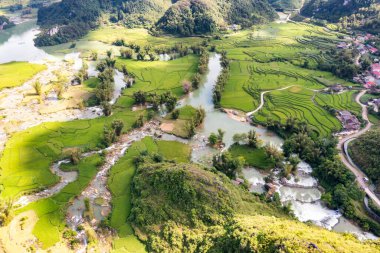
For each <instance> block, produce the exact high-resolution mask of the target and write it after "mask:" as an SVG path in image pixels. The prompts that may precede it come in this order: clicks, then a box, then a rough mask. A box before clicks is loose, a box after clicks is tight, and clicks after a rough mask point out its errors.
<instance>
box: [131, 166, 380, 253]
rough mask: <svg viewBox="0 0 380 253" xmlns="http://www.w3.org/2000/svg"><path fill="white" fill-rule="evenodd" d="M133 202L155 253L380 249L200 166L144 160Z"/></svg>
mask: <svg viewBox="0 0 380 253" xmlns="http://www.w3.org/2000/svg"><path fill="white" fill-rule="evenodd" d="M132 206H133V207H132V211H131V220H132V224H133V226H134V228H135V231H136V234H137V235H138V237H139V238H140V239H141V240H142V241H144V242H145V243H146V245H147V250H148V251H150V252H163V251H167V252H380V248H379V245H376V243H375V242H370V241H368V242H360V241H359V240H357V239H356V238H354V236H352V235H343V234H338V233H335V232H330V231H328V230H325V229H322V228H319V227H316V226H314V225H309V224H303V223H300V222H298V221H295V220H294V219H292V218H291V217H290V216H287V215H286V214H285V213H284V212H283V211H281V209H279V208H278V207H276V206H275V205H274V204H270V203H265V202H264V201H262V200H260V199H259V198H258V197H256V196H254V195H251V194H250V193H248V192H247V191H245V190H243V189H242V188H238V187H236V186H234V185H232V184H231V183H230V181H229V179H228V178H227V177H225V176H224V175H222V174H219V173H216V172H214V171H210V170H207V169H204V168H202V167H200V166H198V165H195V164H185V163H182V164H175V163H170V162H161V163H154V162H152V161H149V162H145V163H143V164H141V165H140V166H139V168H138V169H137V173H136V175H135V178H134V182H133V188H132Z"/></svg>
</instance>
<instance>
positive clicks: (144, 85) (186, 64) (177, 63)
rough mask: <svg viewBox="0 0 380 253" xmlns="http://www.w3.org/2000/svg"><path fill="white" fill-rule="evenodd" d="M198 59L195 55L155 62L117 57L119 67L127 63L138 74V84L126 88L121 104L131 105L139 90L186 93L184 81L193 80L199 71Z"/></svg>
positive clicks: (178, 94) (132, 71)
mask: <svg viewBox="0 0 380 253" xmlns="http://www.w3.org/2000/svg"><path fill="white" fill-rule="evenodd" d="M198 59H199V58H198V56H195V55H188V56H186V57H182V58H178V59H176V60H172V61H153V62H150V61H149V62H145V61H136V60H125V59H120V58H119V59H117V62H116V67H117V68H118V69H121V68H122V66H123V65H125V66H126V67H127V69H128V71H129V72H130V73H133V74H134V75H135V76H136V84H134V85H133V86H132V87H131V88H129V89H125V90H124V93H123V96H122V97H121V98H120V99H119V100H120V103H119V104H120V105H123V106H131V103H132V102H133V101H132V95H133V93H134V92H136V91H139V90H142V91H146V92H156V93H158V94H159V93H163V92H166V91H171V92H172V93H173V94H175V95H177V96H182V95H184V92H183V88H182V81H184V80H191V78H192V77H193V75H194V74H195V73H196V71H197V66H198Z"/></svg>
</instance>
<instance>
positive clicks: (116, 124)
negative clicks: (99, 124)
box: [111, 120, 124, 136]
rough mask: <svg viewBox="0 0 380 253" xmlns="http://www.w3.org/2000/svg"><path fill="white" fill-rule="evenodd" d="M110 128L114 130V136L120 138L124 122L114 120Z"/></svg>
mask: <svg viewBox="0 0 380 253" xmlns="http://www.w3.org/2000/svg"><path fill="white" fill-rule="evenodd" d="M111 127H112V129H114V131H115V134H116V136H120V135H121V133H122V131H123V128H124V122H123V121H121V120H114V121H112V124H111Z"/></svg>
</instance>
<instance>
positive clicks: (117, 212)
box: [108, 137, 190, 252]
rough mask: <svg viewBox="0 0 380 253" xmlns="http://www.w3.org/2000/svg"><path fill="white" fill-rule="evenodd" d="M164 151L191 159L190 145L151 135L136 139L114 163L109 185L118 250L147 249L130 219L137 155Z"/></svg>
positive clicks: (179, 158)
mask: <svg viewBox="0 0 380 253" xmlns="http://www.w3.org/2000/svg"><path fill="white" fill-rule="evenodd" d="M145 150H146V151H148V152H149V153H158V154H161V155H162V156H163V157H164V158H165V159H169V160H174V161H176V162H177V163H179V162H188V161H189V160H190V147H189V146H187V145H185V144H182V143H179V142H171V141H155V140H153V139H152V138H150V137H147V138H144V139H143V140H142V141H140V142H136V143H134V144H133V145H132V146H131V147H130V148H129V149H128V150H127V152H126V154H125V156H124V157H122V158H121V159H120V160H119V161H118V163H117V164H116V165H115V166H114V167H112V169H111V172H110V176H109V180H108V187H109V189H110V190H111V193H112V207H113V209H112V210H113V211H112V215H111V226H112V227H113V228H115V229H116V230H117V231H118V236H119V239H116V240H115V241H114V245H113V247H114V250H115V252H144V251H145V246H144V245H143V244H142V243H141V242H140V241H139V240H138V239H137V238H136V236H135V235H134V232H133V229H132V227H131V225H130V223H129V222H128V216H129V214H130V211H131V183H132V179H133V176H134V174H135V172H136V167H135V165H134V163H133V162H134V159H135V158H136V157H138V156H139V154H140V152H142V151H145Z"/></svg>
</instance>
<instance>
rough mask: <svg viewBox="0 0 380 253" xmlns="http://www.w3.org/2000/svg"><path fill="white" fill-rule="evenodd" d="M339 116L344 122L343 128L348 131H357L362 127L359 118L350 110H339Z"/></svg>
mask: <svg viewBox="0 0 380 253" xmlns="http://www.w3.org/2000/svg"><path fill="white" fill-rule="evenodd" d="M337 118H338V119H339V120H340V122H342V125H343V128H344V129H345V130H347V131H355V130H359V129H360V122H359V120H358V118H357V117H356V116H355V115H353V114H352V113H350V112H349V111H339V112H338V115H337Z"/></svg>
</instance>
